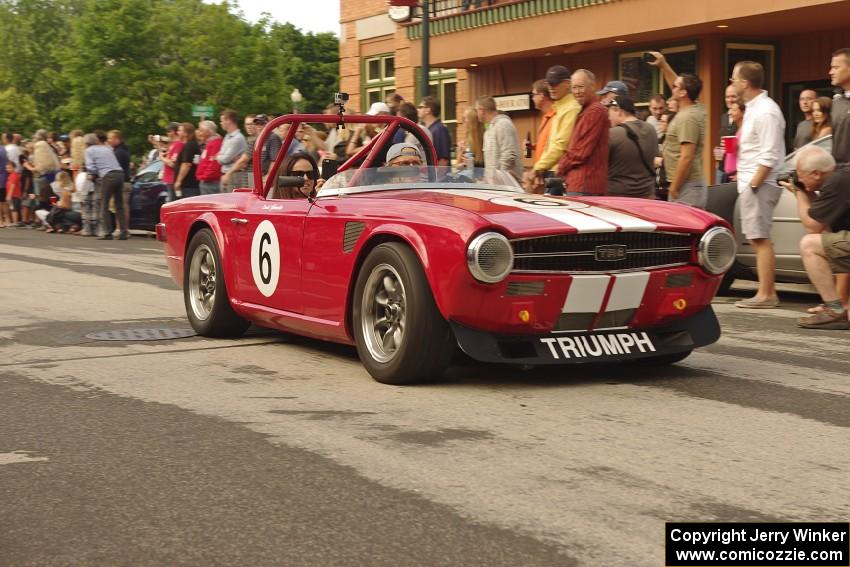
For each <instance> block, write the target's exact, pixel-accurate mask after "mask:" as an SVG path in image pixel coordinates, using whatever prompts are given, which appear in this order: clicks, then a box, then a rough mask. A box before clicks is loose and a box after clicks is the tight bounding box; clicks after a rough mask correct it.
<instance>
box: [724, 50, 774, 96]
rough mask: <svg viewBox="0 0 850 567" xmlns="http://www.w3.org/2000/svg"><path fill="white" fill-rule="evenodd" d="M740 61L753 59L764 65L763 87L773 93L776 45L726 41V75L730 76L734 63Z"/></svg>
mask: <svg viewBox="0 0 850 567" xmlns="http://www.w3.org/2000/svg"><path fill="white" fill-rule="evenodd" d="M740 61H755V62H756V63H761V66H762V67H764V87H763V88H764V89H765V90H767V91H769V92H771V93H773V92H775V91H776V82H775V81H776V79H775V69H776V46H775V45H772V44H759V43H727V44H726V73H727V74H726V76H727V77H731V76H732V70H733V69H734V68H735V64H736V63H738V62H740Z"/></svg>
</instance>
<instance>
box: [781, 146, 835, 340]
mask: <svg viewBox="0 0 850 567" xmlns="http://www.w3.org/2000/svg"><path fill="white" fill-rule="evenodd" d="M795 174H796V175H795ZM779 184H780V185H781V186H782V187H784V188H785V189H787V190H789V191H792V192H793V193H794V196H795V197H796V199H797V212H798V213H799V215H800V220H801V221H802V223H803V227H804V228H805V229H806V232H808V234H806V235H805V236H804V237H803V239H802V240H801V241H800V255H801V256H802V258H803V265H804V266H805V268H806V273H807V274H808V276H809V279H810V280H811V282H812V284H814V286H815V287H816V288H817V290H818V293H820V296H821V299H822V300H823V304H822V305H820V306H818V307H817V308H815V309H813V310H811V311H813V314H812V315H811V316H809V317H802V318H800V319H798V321H797V323H798V324H799V325H800V326H801V327H803V328H805V329H850V321H848V314H847V303H846V302H847V297H846V294H847V283H848V281H850V280H848V274H850V167H840V168H837V167H836V165H835V159H834V158H833V157H832V155H830V154H829V152H827V151H826V150H824V149H822V148H819V147H816V146H808V147H806V148H803V149H801V150H800V151H799V153H798V154H797V163H796V172H794V173H792V175H791V176H790V178H789V177H786V178H784V179H780V180H779ZM815 191H819V192H820V193H819V194H818V195H816V194H815ZM833 273H835V274H838V279H839V287H841V288H842V291H843V292H844V295H845V297H844V298H843V300H844V301H843V302H842V297H841V296H840V295H839V293H838V291H837V288H836V283H835V279H834V278H833Z"/></svg>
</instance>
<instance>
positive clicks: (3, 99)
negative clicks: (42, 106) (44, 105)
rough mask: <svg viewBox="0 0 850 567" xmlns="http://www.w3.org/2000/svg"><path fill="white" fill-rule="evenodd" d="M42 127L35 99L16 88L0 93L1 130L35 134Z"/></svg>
mask: <svg viewBox="0 0 850 567" xmlns="http://www.w3.org/2000/svg"><path fill="white" fill-rule="evenodd" d="M40 126H41V117H40V116H39V115H38V110H37V107H36V103H35V99H33V97H31V96H30V95H28V94H26V93H21V92H19V91H18V90H17V89H16V88H15V87H10V88H8V89H4V90H2V91H0V128H2V129H3V130H4V131H6V132H20V133H29V132H33V131H34V130H35V129H36V128H39V127H40Z"/></svg>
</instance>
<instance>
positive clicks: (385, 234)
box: [345, 227, 444, 339]
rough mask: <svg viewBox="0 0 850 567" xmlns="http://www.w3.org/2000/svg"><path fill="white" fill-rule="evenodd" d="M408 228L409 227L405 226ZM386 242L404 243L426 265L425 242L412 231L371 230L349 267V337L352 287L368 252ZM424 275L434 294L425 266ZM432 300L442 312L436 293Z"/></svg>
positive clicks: (346, 310) (349, 330) (347, 318)
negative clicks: (351, 265)
mask: <svg viewBox="0 0 850 567" xmlns="http://www.w3.org/2000/svg"><path fill="white" fill-rule="evenodd" d="M405 228H408V230H409V227H405ZM387 242H398V243H400V244H404V245H405V246H407V247H409V248H410V249H411V250H412V251H413V253H414V254H416V257H417V258H418V259H419V263H420V264H421V265H422V266H423V268H425V267H427V266H428V259H429V256H428V251H427V249H426V247H425V244H424V243H423V242H422V240H421V239H420V238H419V237H418V235H417V234H416V233H414V232H412V231H410V232H409V233H408V231H394V230H389V229H387V228H385V229H382V230H379V231H373V232H372V233H371V234H370V235H369V236H368V238H367V239H366V240H365V241H364V242H363V244H362V245H361V246H359V248H358V249H357V258H356V260H355V261H354V265H353V267H352V269H351V277H350V278H349V280H348V291H347V293H346V299H345V330H346V332H347V333H348V335H349V336H350V337H352V339H353V337H354V327H353V325H354V321H353V318H352V313H353V305H354V303H353V302H354V289H355V287H356V285H357V278H358V276H359V275H360V270H361V269H362V267H363V263H364V262H365V261H366V258H367V257H368V256H369V254H370V253H371V252H372V250H374V249H375V248H377V247H378V246H380V245H381V244H385V243H387ZM424 271H425V277H426V279H427V280H428V286H429V287H430V288H431V293H432V295H433V294H434V282H432V281H431V275H430V273H429V270H428V269H427V268H426V269H425V270H424ZM434 301H435V302H436V304H437V308H438V309H439V310H440V313H444V311H443V309H442V308H441V305H440V300H439V298H438V297H436V295H435V296H434Z"/></svg>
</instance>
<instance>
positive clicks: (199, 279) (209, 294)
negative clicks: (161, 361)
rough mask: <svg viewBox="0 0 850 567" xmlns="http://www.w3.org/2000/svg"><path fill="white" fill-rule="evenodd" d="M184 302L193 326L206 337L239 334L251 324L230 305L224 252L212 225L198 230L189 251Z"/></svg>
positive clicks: (184, 281)
mask: <svg viewBox="0 0 850 567" xmlns="http://www.w3.org/2000/svg"><path fill="white" fill-rule="evenodd" d="M185 266H186V268H185V269H184V271H183V272H184V273H183V302H184V303H185V305H186V315H187V316H188V318H189V323H191V325H192V328H193V329H195V331H197V333H198V334H199V335H202V336H205V337H238V336H239V335H241V334H242V333H244V332H245V330H246V329H247V328H248V327H249V326H250V325H251V323H250V322H248V321H246V320H245V319H243V318H242V317H240V316H239V315H237V314H236V313H234V312H233V309H232V308H231V307H230V297H229V296H228V294H227V285H226V284H225V281H224V272H223V270H222V265H221V254H220V253H219V251H218V244H217V243H216V241H215V236H213V233H212V231H211V230H210V229H208V228H205V229H203V230H200V231H198V232H197V233H196V234H195V236H193V237H192V240H191V242H190V243H189V248H188V249H187V251H186V264H185Z"/></svg>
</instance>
